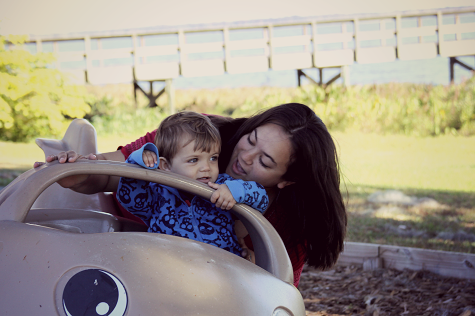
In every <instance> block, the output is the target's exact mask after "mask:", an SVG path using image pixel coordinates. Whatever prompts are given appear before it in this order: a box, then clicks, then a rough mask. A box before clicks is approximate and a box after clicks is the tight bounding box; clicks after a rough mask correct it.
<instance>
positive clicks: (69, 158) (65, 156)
mask: <svg viewBox="0 0 475 316" xmlns="http://www.w3.org/2000/svg"><path fill="white" fill-rule="evenodd" d="M78 159H89V160H97V156H96V155H95V154H92V153H91V154H89V155H87V156H82V155H80V154H78V153H77V152H75V151H74V150H69V151H62V152H60V153H58V154H56V155H49V156H47V157H46V162H52V161H55V160H58V161H59V163H66V162H76V161H77V160H78ZM44 164H45V163H44V162H40V161H36V162H35V163H34V164H33V168H38V167H39V166H42V165H44Z"/></svg>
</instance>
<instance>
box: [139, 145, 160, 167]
mask: <svg viewBox="0 0 475 316" xmlns="http://www.w3.org/2000/svg"><path fill="white" fill-rule="evenodd" d="M142 160H143V163H144V164H145V165H146V166H147V167H153V166H154V165H155V164H156V163H157V155H155V153H154V152H153V151H150V150H147V149H145V150H144V151H143V153H142Z"/></svg>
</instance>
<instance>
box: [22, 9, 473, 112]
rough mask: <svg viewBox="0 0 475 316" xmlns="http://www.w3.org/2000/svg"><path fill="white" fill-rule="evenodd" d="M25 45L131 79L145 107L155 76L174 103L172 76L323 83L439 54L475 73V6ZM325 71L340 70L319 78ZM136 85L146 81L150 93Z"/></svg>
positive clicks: (96, 77) (73, 67)
mask: <svg viewBox="0 0 475 316" xmlns="http://www.w3.org/2000/svg"><path fill="white" fill-rule="evenodd" d="M27 47H28V49H29V50H30V51H33V52H39V51H44V52H53V53H55V54H56V55H57V57H58V60H57V62H56V67H57V68H59V69H61V70H62V71H64V72H67V73H70V74H71V75H72V78H73V79H74V82H75V83H79V84H84V83H90V84H113V83H133V84H134V91H135V92H136V91H137V90H141V91H142V92H143V93H144V94H145V95H146V96H147V97H148V98H149V100H150V106H154V105H155V100H156V99H157V98H158V97H159V96H160V95H161V94H162V93H163V92H164V90H162V91H160V92H158V93H157V94H155V93H154V92H153V89H152V84H153V82H155V81H165V82H167V84H166V87H165V88H164V89H165V90H167V89H168V91H169V93H168V95H169V97H170V103H171V106H173V87H172V80H173V78H176V77H178V76H184V77H195V76H211V75H221V74H224V73H229V74H238V73H246V72H248V73H251V72H261V71H268V70H269V69H273V70H289V69H295V70H296V74H297V76H298V79H299V80H298V83H299V85H300V78H301V77H302V76H305V77H307V78H308V79H309V80H310V81H311V82H314V83H315V84H319V85H328V84H331V83H332V82H334V81H335V80H337V79H338V78H340V77H342V78H343V82H344V83H347V82H348V76H349V74H348V66H349V65H351V64H353V63H355V62H357V63H360V64H364V63H379V62H390V61H395V60H396V59H400V60H413V59H425V58H434V57H436V56H443V57H447V58H448V60H449V62H448V65H449V67H450V78H449V80H451V81H453V78H454V66H455V64H458V65H460V66H462V67H464V68H467V69H469V70H471V71H474V69H473V68H472V67H470V66H468V65H466V64H464V63H463V62H461V61H459V60H458V59H457V57H459V56H467V55H475V6H474V7H465V8H447V9H439V10H422V11H403V12H394V13H390V14H365V15H353V16H335V17H314V18H286V19H277V20H265V21H264V20H262V21H246V22H235V23H222V24H209V25H189V26H183V27H159V28H148V29H135V30H124V31H109V32H97V33H90V34H83V33H72V34H60V35H58V34H54V35H49V36H41V37H37V36H32V37H31V38H30V42H29V43H28V44H27ZM309 68H318V69H319V73H320V78H318V79H314V78H311V77H310V76H308V75H307V74H306V73H305V69H309ZM326 68H340V69H341V71H340V73H339V74H338V75H336V76H335V77H333V78H332V79H330V80H329V81H327V82H323V81H322V77H323V76H322V73H323V71H324V69H326ZM139 82H149V83H150V91H149V92H145V91H144V90H143V89H142V88H141V87H140V86H139V85H138V83H139Z"/></svg>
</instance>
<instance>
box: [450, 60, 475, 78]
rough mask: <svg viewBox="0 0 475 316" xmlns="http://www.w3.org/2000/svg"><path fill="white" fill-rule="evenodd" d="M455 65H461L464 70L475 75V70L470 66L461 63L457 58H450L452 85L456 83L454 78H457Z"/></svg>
mask: <svg viewBox="0 0 475 316" xmlns="http://www.w3.org/2000/svg"><path fill="white" fill-rule="evenodd" d="M455 64H459V65H460V66H462V67H463V68H465V69H467V70H470V71H471V72H472V75H473V74H475V68H473V67H470V66H469V65H467V64H465V63H463V62H461V61H460V60H458V59H457V58H456V57H449V72H450V78H449V79H450V83H451V84H452V83H454V77H455Z"/></svg>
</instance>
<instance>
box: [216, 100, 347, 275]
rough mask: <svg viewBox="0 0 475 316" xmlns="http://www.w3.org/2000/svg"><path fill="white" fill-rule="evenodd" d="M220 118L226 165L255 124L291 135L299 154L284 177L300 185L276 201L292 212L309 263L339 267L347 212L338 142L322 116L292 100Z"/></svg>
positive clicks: (296, 240) (295, 240) (295, 237)
mask: <svg viewBox="0 0 475 316" xmlns="http://www.w3.org/2000/svg"><path fill="white" fill-rule="evenodd" d="M218 121H219V120H218ZM216 123H217V124H216V125H217V126H218V128H219V129H220V132H221V137H222V139H223V146H222V152H221V156H220V162H221V163H222V166H220V169H221V170H224V169H225V168H226V166H225V165H226V164H227V163H228V162H229V159H230V156H231V153H232V151H233V149H234V146H235V145H236V144H237V142H238V141H239V139H241V137H242V136H243V135H246V134H248V133H250V132H252V131H253V130H254V129H255V128H257V127H259V126H261V125H263V124H267V123H273V124H276V125H279V126H281V127H282V128H283V129H284V131H285V132H286V133H287V134H288V135H289V137H290V141H291V143H292V146H293V153H292V156H291V163H290V165H289V166H288V169H287V172H286V173H285V175H284V176H283V178H284V179H285V180H287V181H292V182H295V184H292V185H289V186H287V187H285V188H284V189H282V190H281V191H280V194H279V195H278V198H277V200H276V201H275V203H278V204H279V205H280V206H282V207H283V209H284V210H285V212H286V213H287V214H286V215H287V216H286V219H288V225H289V227H288V229H289V230H290V236H291V239H292V240H291V241H290V244H294V245H297V244H301V245H304V246H305V247H306V249H307V258H306V261H307V263H308V264H309V265H311V266H314V267H317V268H321V269H325V268H329V267H331V266H333V265H334V264H335V263H336V261H337V259H338V256H339V254H340V252H342V251H343V241H344V239H345V235H346V225H347V216H346V209H345V204H344V202H343V198H342V195H341V192H340V169H339V163H338V156H337V151H336V147H335V143H334V142H333V139H332V137H331V135H330V133H329V132H328V130H327V128H326V126H325V124H324V123H323V122H322V120H321V119H320V118H319V117H318V116H317V115H316V114H315V113H314V112H313V111H312V110H311V109H310V108H309V107H308V106H306V105H303V104H299V103H288V104H282V105H279V106H276V107H273V108H270V109H268V110H266V111H263V112H260V113H258V114H256V115H254V116H252V117H250V118H248V119H236V120H227V121H226V120H221V121H219V122H216ZM236 129H237V131H236ZM232 134H233V135H232ZM231 135H232V136H231ZM227 139H229V141H227Z"/></svg>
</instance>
